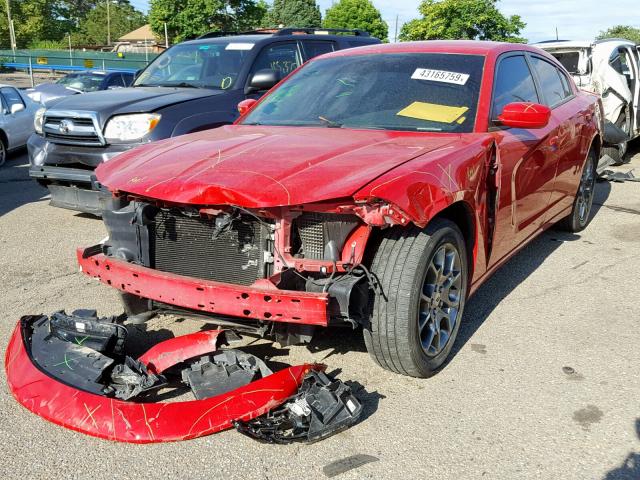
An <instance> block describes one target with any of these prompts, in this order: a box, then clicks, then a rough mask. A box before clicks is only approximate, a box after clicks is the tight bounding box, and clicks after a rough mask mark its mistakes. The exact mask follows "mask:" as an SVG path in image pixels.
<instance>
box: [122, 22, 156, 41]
mask: <svg viewBox="0 0 640 480" xmlns="http://www.w3.org/2000/svg"><path fill="white" fill-rule="evenodd" d="M155 39H156V34H155V33H153V31H152V30H151V25H149V24H148V23H147V24H146V25H143V26H141V27H140V28H136V29H135V30H134V31H133V32H129V33H127V34H126V35H123V36H121V37H120V38H119V39H118V41H119V42H144V41H145V40H155Z"/></svg>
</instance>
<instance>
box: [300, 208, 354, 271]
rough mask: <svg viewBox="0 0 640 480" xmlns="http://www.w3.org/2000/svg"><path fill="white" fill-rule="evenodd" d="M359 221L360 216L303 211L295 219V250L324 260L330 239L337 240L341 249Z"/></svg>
mask: <svg viewBox="0 0 640 480" xmlns="http://www.w3.org/2000/svg"><path fill="white" fill-rule="evenodd" d="M358 223H359V220H358V217H356V216H354V215H339V214H331V213H316V212H308V213H303V214H302V215H300V216H299V217H297V218H296V219H295V220H294V221H293V234H294V235H293V243H294V245H293V251H294V252H296V253H297V254H298V255H299V256H301V257H304V258H309V259H312V260H324V249H325V245H326V244H327V243H328V242H329V240H333V241H335V242H336V246H337V247H338V250H339V251H341V250H342V247H343V246H344V242H345V239H346V238H347V236H348V235H349V233H351V231H352V230H353V229H354V228H355V227H356V226H357V225H358ZM296 243H297V245H295V244H296Z"/></svg>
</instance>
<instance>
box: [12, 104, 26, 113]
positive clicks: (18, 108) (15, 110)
mask: <svg viewBox="0 0 640 480" xmlns="http://www.w3.org/2000/svg"><path fill="white" fill-rule="evenodd" d="M23 110H24V105H23V104H21V103H14V104H13V105H11V115H13V114H15V113H18V112H21V111H23Z"/></svg>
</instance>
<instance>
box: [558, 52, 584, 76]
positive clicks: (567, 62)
mask: <svg viewBox="0 0 640 480" xmlns="http://www.w3.org/2000/svg"><path fill="white" fill-rule="evenodd" d="M552 55H553V56H554V57H555V58H556V60H558V61H559V62H560V63H561V64H562V66H563V67H564V68H565V69H566V70H567V72H569V73H571V74H573V75H577V74H579V73H580V72H579V71H578V63H579V62H580V53H578V52H563V53H552Z"/></svg>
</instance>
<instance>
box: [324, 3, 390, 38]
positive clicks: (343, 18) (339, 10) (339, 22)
mask: <svg viewBox="0 0 640 480" xmlns="http://www.w3.org/2000/svg"><path fill="white" fill-rule="evenodd" d="M322 26H323V27H325V28H349V29H360V30H366V31H367V32H369V33H370V34H371V35H373V36H374V37H377V38H379V39H380V40H382V41H384V42H386V41H387V40H388V39H387V35H388V33H389V27H388V26H387V23H386V22H385V21H384V20H382V15H381V14H380V11H379V10H378V9H377V8H376V7H374V6H373V3H371V1H370V0H340V1H339V2H338V3H336V4H334V5H333V6H332V7H331V8H329V9H328V10H327V13H326V14H325V16H324V20H323V21H322Z"/></svg>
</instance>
